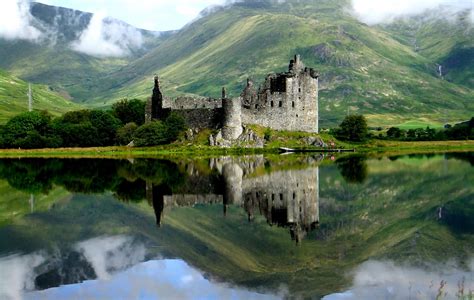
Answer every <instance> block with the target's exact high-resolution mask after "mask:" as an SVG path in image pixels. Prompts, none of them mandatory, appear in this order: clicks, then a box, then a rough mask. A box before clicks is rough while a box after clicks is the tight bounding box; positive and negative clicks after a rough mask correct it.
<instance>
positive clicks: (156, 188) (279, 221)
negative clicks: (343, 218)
mask: <svg viewBox="0 0 474 300" xmlns="http://www.w3.org/2000/svg"><path fill="white" fill-rule="evenodd" d="M322 158H323V156H316V157H310V158H308V162H307V163H309V164H306V165H305V167H304V168H303V169H298V168H296V169H291V170H287V169H285V168H284V167H282V168H281V169H280V170H279V169H278V168H275V170H274V168H272V170H271V171H269V172H267V171H265V168H266V167H268V166H267V165H266V160H265V159H264V158H263V156H261V157H255V156H252V157H251V159H250V158H246V157H238V158H232V157H224V158H218V159H211V160H210V161H209V168H210V169H211V170H213V171H217V174H218V176H217V177H218V179H217V180H212V179H209V180H205V179H203V178H205V175H203V174H201V172H200V171H199V170H198V168H196V167H195V166H194V165H193V164H192V163H190V164H187V165H185V166H184V168H185V169H186V173H187V176H188V177H187V179H186V180H187V181H188V184H186V187H185V189H184V190H182V191H180V192H179V193H173V192H172V191H171V189H170V188H169V187H167V186H166V185H156V184H153V183H152V182H151V181H147V184H146V197H147V200H148V202H149V203H150V205H152V206H153V208H154V210H155V215H156V221H157V225H158V226H161V224H162V221H163V217H164V215H165V214H166V213H165V212H166V211H167V210H169V209H172V208H173V207H183V206H194V205H199V204H205V205H209V204H222V206H223V214H224V215H226V213H227V209H228V206H229V205H235V206H240V207H242V208H243V209H244V210H245V212H246V213H247V215H248V220H249V222H251V221H252V220H253V219H254V218H255V215H256V214H260V215H261V216H264V217H265V218H266V220H267V223H268V224H269V225H270V226H273V225H277V226H279V227H285V228H289V231H290V234H291V238H292V240H294V241H296V242H297V243H299V242H300V241H301V240H302V239H303V238H304V237H305V236H306V235H307V234H308V233H309V232H311V231H312V230H314V229H315V228H316V227H317V225H318V224H319V167H318V163H319V161H320V160H322Z"/></svg>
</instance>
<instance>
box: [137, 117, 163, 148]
mask: <svg viewBox="0 0 474 300" xmlns="http://www.w3.org/2000/svg"><path fill="white" fill-rule="evenodd" d="M167 129H168V128H167V126H165V125H164V124H163V123H162V122H161V121H153V122H150V123H146V124H144V125H142V126H140V127H138V129H137V130H136V131H135V133H134V134H133V141H134V142H135V146H138V147H144V146H156V145H163V144H166V143H167V142H168V130H167Z"/></svg>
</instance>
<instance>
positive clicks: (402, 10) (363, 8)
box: [352, 0, 474, 25]
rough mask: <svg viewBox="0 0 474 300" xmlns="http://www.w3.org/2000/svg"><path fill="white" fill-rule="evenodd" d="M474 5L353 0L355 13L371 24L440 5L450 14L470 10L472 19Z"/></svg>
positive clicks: (459, 0)
mask: <svg viewBox="0 0 474 300" xmlns="http://www.w3.org/2000/svg"><path fill="white" fill-rule="evenodd" d="M473 6H474V4H473V2H472V1H471V0H449V1H448V0H417V1H413V0H389V1H378V0H352V9H353V12H354V14H355V15H356V16H357V17H358V18H359V19H360V20H361V21H362V22H365V23H367V24H369V25H374V24H380V23H390V22H392V21H393V20H395V19H397V18H400V17H406V16H414V15H418V14H421V13H423V12H425V11H427V10H430V9H437V8H440V7H443V11H444V12H446V13H449V14H452V13H457V12H460V11H465V10H470V11H471V12H470V15H471V21H472V16H473V14H472V10H473Z"/></svg>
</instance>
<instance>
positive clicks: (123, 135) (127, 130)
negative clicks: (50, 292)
mask: <svg viewBox="0 0 474 300" xmlns="http://www.w3.org/2000/svg"><path fill="white" fill-rule="evenodd" d="M137 128H138V126H137V124H135V123H133V122H131V123H127V124H125V126H123V127H121V128H119V129H118V130H117V143H118V144H119V145H128V144H129V143H130V142H131V141H133V134H134V133H135V131H136V130H137Z"/></svg>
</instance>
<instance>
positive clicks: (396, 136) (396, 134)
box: [387, 127, 404, 139]
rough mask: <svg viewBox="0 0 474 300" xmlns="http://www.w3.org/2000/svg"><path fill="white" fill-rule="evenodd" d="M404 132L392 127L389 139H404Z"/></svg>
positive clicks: (388, 134)
mask: <svg viewBox="0 0 474 300" xmlns="http://www.w3.org/2000/svg"><path fill="white" fill-rule="evenodd" d="M403 134H404V132H403V131H402V130H401V129H400V128H398V127H390V128H389V129H388V130H387V137H388V138H392V139H399V138H401V137H402V135H403Z"/></svg>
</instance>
